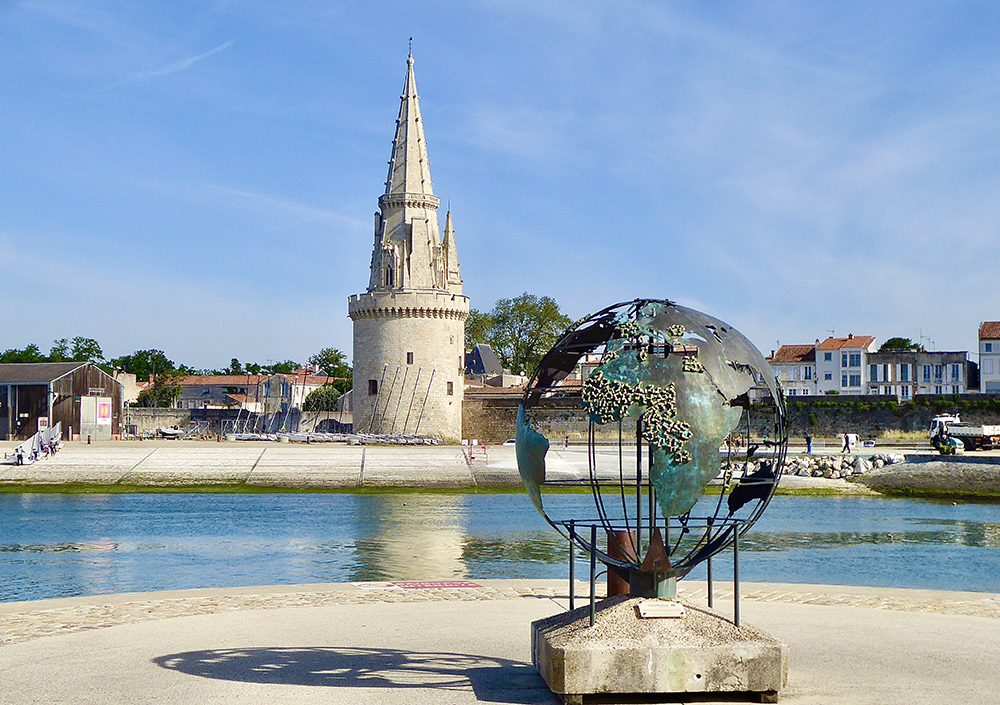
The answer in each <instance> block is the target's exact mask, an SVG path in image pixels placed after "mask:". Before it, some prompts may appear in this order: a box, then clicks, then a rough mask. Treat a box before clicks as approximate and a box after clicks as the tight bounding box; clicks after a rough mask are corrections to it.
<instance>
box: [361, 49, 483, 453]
mask: <svg viewBox="0 0 1000 705" xmlns="http://www.w3.org/2000/svg"><path fill="white" fill-rule="evenodd" d="M440 205H441V202H440V200H439V199H438V198H437V196H435V195H434V191H433V189H432V186H431V172H430V162H429V161H428V160H427V143H426V142H425V141H424V123H423V121H422V120H421V119H420V103H419V99H418V98H417V82H416V79H415V78H414V75H413V56H412V55H411V56H409V57H407V59H406V82H405V83H404V85H403V95H402V97H401V99H400V105H399V118H398V119H397V120H396V138H395V139H394V140H393V142H392V158H391V159H390V160H389V177H388V179H387V180H386V182H385V193H384V194H382V196H380V197H379V199H378V206H379V210H378V212H377V213H376V214H375V246H374V248H373V250H372V261H371V276H370V278H369V280H368V289H367V291H365V293H363V294H355V295H353V296H351V297H350V298H349V299H348V304H347V306H348V309H347V310H348V315H349V316H350V317H351V320H352V321H353V322H354V394H353V397H354V398H353V404H354V430H355V432H358V433H362V432H363V433H367V432H369V431H372V432H374V433H407V434H419V435H421V436H434V437H437V438H442V439H444V440H447V441H459V440H460V439H461V437H462V395H463V379H464V355H465V319H466V318H468V316H469V299H468V298H467V297H465V296H463V295H462V276H461V273H460V272H459V268H458V253H457V252H456V250H455V232H454V229H453V228H452V224H451V211H448V216H447V219H446V221H445V228H444V238H443V239H442V237H441V232H440V229H439V226H438V218H437V210H438V207H439V206H440Z"/></svg>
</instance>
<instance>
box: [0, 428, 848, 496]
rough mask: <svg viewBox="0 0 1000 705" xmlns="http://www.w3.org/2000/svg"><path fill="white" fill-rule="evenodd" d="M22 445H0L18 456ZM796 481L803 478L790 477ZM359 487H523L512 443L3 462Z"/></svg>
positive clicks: (11, 478)
mask: <svg viewBox="0 0 1000 705" xmlns="http://www.w3.org/2000/svg"><path fill="white" fill-rule="evenodd" d="M13 448H14V444H13V443H0V451H3V452H5V453H12V451H13ZM595 457H596V459H597V463H598V470H599V471H600V472H602V473H605V474H608V475H609V476H611V477H615V478H617V476H618V472H619V468H618V462H619V460H618V454H617V452H616V451H615V450H614V449H612V448H610V447H609V448H598V449H597V453H596V454H595ZM546 465H547V473H548V476H549V477H550V478H553V479H562V480H571V479H580V480H584V479H586V478H587V477H588V476H589V474H588V473H589V471H588V467H587V451H586V447H585V446H582V445H574V446H570V447H568V448H564V447H562V445H561V444H559V443H554V444H553V446H552V448H551V449H550V450H549V453H548V455H547V456H546ZM783 483H784V484H787V485H789V486H793V485H794V486H798V485H801V484H803V480H801V479H799V478H784V479H783ZM72 484H83V485H98V486H110V485H118V486H120V487H124V488H128V487H152V488H155V487H184V486H195V485H218V486H223V485H228V486H245V487H247V488H260V487H274V488H285V487H287V488H305V489H355V488H362V487H374V488H379V487H384V488H391V487H411V488H453V489H463V488H475V487H520V485H521V479H520V476H519V475H518V472H517V461H516V457H515V449H514V447H513V446H504V445H498V446H488V447H487V448H486V450H485V451H484V450H483V447H482V446H476V447H475V448H473V449H471V450H470V449H469V448H468V447H463V446H457V445H439V446H385V445H366V446H362V445H346V444H343V443H314V444H302V443H295V444H292V443H273V442H270V443H269V442H263V441H247V442H222V443H217V442H214V441H176V440H173V441H166V440H158V441H105V442H99V443H94V444H87V443H85V442H79V441H75V442H69V443H66V444H64V447H63V449H62V450H61V451H60V452H59V453H57V454H56V455H55V456H54V457H51V458H47V459H44V460H40V461H38V462H36V463H33V464H30V465H13V464H9V463H8V464H0V487H2V486H3V485H8V486H23V485H42V486H50V487H53V488H55V486H57V485H72ZM807 484H809V485H810V486H812V487H820V486H822V487H829V488H830V489H833V490H836V491H843V492H864V491H865V490H864V488H860V487H858V486H856V485H853V484H851V483H848V482H844V481H841V480H827V479H824V478H808V483H807Z"/></svg>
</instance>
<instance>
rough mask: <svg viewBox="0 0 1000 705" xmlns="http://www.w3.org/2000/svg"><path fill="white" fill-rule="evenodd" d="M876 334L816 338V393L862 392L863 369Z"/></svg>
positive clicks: (863, 384)
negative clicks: (820, 339)
mask: <svg viewBox="0 0 1000 705" xmlns="http://www.w3.org/2000/svg"><path fill="white" fill-rule="evenodd" d="M874 346H875V338H874V337H873V336H870V335H858V336H855V335H848V336H847V337H846V338H827V339H826V340H824V341H823V342H819V341H816V374H817V376H818V379H817V392H818V393H819V394H829V393H831V392H836V393H838V394H855V395H860V394H865V393H866V391H867V385H866V382H865V369H866V367H867V365H868V354H869V353H871V352H873V348H874Z"/></svg>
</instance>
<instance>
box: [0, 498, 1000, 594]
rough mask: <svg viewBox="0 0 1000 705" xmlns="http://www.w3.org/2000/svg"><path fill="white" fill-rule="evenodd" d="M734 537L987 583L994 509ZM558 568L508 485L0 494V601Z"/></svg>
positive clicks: (841, 578)
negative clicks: (435, 491)
mask: <svg viewBox="0 0 1000 705" xmlns="http://www.w3.org/2000/svg"><path fill="white" fill-rule="evenodd" d="M558 501H564V502H568V503H579V506H580V508H581V514H590V513H591V512H592V506H593V505H592V500H591V499H590V498H589V497H588V496H582V495H581V496H561V497H560V499H559V500H558ZM587 510H590V511H587ZM741 549H742V550H741V561H740V570H741V573H740V574H741V578H742V579H743V580H747V581H773V582H805V583H830V584H845V585H871V586H890V587H917V588H939V589H948V590H973V591H982V592H996V593H1000V506H998V505H987V504H959V505H958V506H952V505H951V504H950V503H944V504H939V503H931V502H922V501H912V500H889V499H871V498H853V497H852V498H846V497H842V498H805V497H776V498H775V499H774V500H773V501H772V503H771V505H770V507H769V508H768V510H767V512H766V513H765V514H764V516H763V518H762V519H761V520H760V521H759V522H758V523H757V525H756V526H755V527H754V531H753V533H752V534H751V535H749V536H748V537H747V539H745V540H744V541H743V542H741ZM730 556H731V554H723V557H722V558H717V559H716V563H715V565H716V571H717V578H718V579H726V578H727V577H728V576H729V571H730V570H731V565H732V564H731V560H730V558H729V557H730ZM581 567H583V566H582V565H581ZM567 575H568V563H567V547H566V545H565V544H564V542H563V541H562V540H561V539H560V538H559V537H558V535H557V534H556V533H555V532H554V531H553V530H551V529H550V528H548V526H547V525H546V524H545V523H544V521H543V520H542V519H541V517H540V516H538V514H537V513H536V512H535V510H534V508H533V507H532V506H531V504H530V502H529V501H528V499H527V498H526V497H525V496H523V495H519V494H515V495H420V494H406V495H377V496H372V495H349V494H306V495H296V494H287V495H284V494H273V495H205V494H195V495H176V494H163V495H157V494H147V495H0V602H6V601H13V600H33V599H40V598H47V597H65V596H72V595H92V594H102V593H112V592H132V591H146V590H167V589H181V588H195V587H227V586H239V585H264V584H296V583H311V582H342V581H362V580H386V579H406V578H409V579H454V578H471V579H476V578H479V579H483V578H565V577H566V576H567ZM690 578H691V579H703V578H704V572H703V571H701V572H700V573H699V572H695V573H692V574H691V576H690Z"/></svg>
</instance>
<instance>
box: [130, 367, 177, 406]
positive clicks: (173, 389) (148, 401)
mask: <svg viewBox="0 0 1000 705" xmlns="http://www.w3.org/2000/svg"><path fill="white" fill-rule="evenodd" d="M178 377H180V375H179V374H178V373H177V372H167V373H164V374H158V375H156V376H155V377H154V379H153V385H152V386H151V387H149V388H147V389H144V390H142V391H141V392H139V396H138V398H137V399H136V401H135V405H136V406H145V407H160V408H167V407H173V406H174V404H176V403H177V399H178V397H180V395H181V391H182V390H181V387H180V385H179V384H177V379H178Z"/></svg>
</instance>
